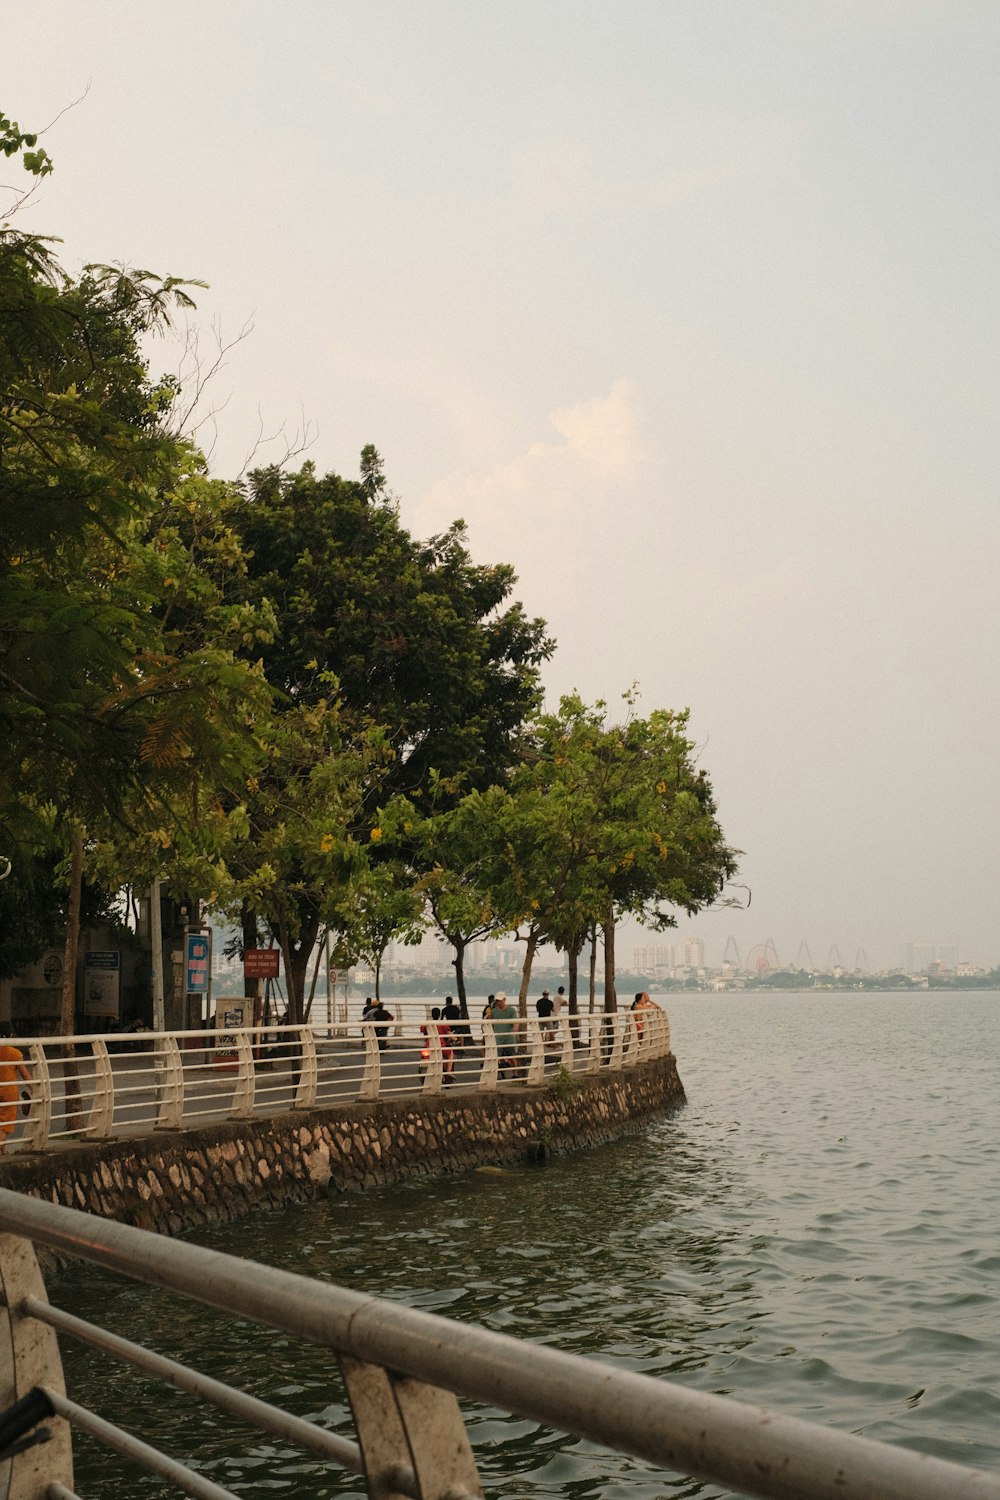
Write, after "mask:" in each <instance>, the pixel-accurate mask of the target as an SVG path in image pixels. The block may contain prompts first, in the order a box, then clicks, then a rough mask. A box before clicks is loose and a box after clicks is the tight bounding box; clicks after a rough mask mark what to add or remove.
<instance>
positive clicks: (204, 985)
mask: <svg viewBox="0 0 1000 1500" xmlns="http://www.w3.org/2000/svg"><path fill="white" fill-rule="evenodd" d="M210 951H211V950H210V947H209V941H208V938H207V937H206V936H204V935H203V934H202V933H200V932H192V933H189V934H188V940H187V988H188V990H189V992H190V991H195V992H197V991H198V990H207V989H208V977H209V974H208V970H209V962H208V961H209V953H210Z"/></svg>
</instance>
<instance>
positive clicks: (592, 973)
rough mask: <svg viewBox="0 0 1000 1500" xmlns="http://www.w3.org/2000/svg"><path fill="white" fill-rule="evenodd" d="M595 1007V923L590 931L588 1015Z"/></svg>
mask: <svg viewBox="0 0 1000 1500" xmlns="http://www.w3.org/2000/svg"><path fill="white" fill-rule="evenodd" d="M596 1005H597V923H596V922H595V923H594V925H593V927H592V928H591V929H590V1014H591V1015H593V1014H594V1010H595V1008H596Z"/></svg>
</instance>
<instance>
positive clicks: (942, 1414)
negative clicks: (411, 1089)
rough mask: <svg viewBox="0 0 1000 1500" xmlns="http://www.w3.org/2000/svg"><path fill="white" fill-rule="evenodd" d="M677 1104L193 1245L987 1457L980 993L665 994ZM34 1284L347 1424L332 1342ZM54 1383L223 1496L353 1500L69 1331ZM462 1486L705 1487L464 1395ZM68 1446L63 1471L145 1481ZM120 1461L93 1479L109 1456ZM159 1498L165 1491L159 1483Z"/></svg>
mask: <svg viewBox="0 0 1000 1500" xmlns="http://www.w3.org/2000/svg"><path fill="white" fill-rule="evenodd" d="M669 1009H670V1015H671V1021H672V1027H673V1037H674V1049H675V1051H676V1053H677V1057H678V1061H679V1067H680V1072H681V1076H682V1078H683V1080H684V1083H685V1086H686V1088H687V1091H688V1096H689V1101H690V1102H689V1104H688V1106H687V1108H686V1109H684V1110H682V1111H681V1112H680V1113H679V1114H678V1115H676V1116H675V1117H674V1118H672V1119H670V1120H666V1121H662V1122H660V1123H658V1124H655V1125H653V1126H651V1127H650V1128H649V1129H648V1130H646V1131H644V1132H643V1133H642V1134H640V1135H637V1136H630V1137H629V1138H628V1139H626V1140H624V1141H621V1142H618V1143H617V1144H615V1145H611V1146H608V1147H605V1148H602V1149H600V1150H597V1151H594V1152H591V1153H581V1154H578V1155H574V1156H570V1157H565V1158H562V1159H559V1160H557V1161H555V1162H554V1163H552V1164H551V1165H550V1166H549V1167H547V1168H545V1169H543V1170H538V1169H527V1168H525V1169H523V1170H509V1171H507V1170H505V1171H503V1172H502V1173H498V1172H495V1171H487V1172H470V1173H467V1174H465V1175H462V1176H457V1177H451V1178H444V1179H439V1180H437V1181H428V1180H426V1179H422V1180H420V1181H418V1182H415V1183H410V1184H405V1185H403V1186H396V1187H392V1188H386V1189H384V1190H380V1191H375V1192H370V1193H366V1194H364V1195H361V1196H354V1197H344V1198H340V1199H336V1200H333V1201H330V1202H323V1203H317V1204H311V1205H308V1206H304V1207H293V1208H290V1209H287V1210H285V1211H282V1212H279V1213H270V1214H259V1215H256V1216H254V1217H253V1218H251V1219H249V1220H243V1221H241V1222H239V1223H237V1224H232V1225H228V1226H226V1227H224V1228H220V1229H217V1230H215V1231H213V1232H205V1233H202V1234H199V1235H198V1236H197V1238H198V1240H199V1241H200V1242H201V1243H206V1244H211V1245H213V1246H215V1247H217V1248H219V1249H223V1250H227V1251H229V1252H231V1253H234V1254H237V1255H243V1256H250V1257H254V1258H257V1259H260V1260H265V1261H269V1262H271V1263H273V1264H277V1265H283V1266H286V1267H288V1268H290V1269H297V1270H301V1271H304V1272H307V1273H308V1274H310V1275H314V1276H318V1277H320V1278H322V1279H325V1280H330V1281H334V1282H338V1283H340V1284H343V1285H346V1286H351V1287H355V1288H359V1289H367V1290H371V1291H374V1292H378V1293H380V1294H383V1295H385V1296H388V1297H392V1298H396V1299H399V1300H400V1301H403V1302H407V1303H410V1304H412V1305H414V1306H417V1307H421V1308H426V1309H429V1310H432V1311H436V1312H440V1313H444V1314H447V1315H448V1316H450V1317H454V1318H459V1319H462V1320H468V1321H472V1322H476V1323H480V1324H483V1325H485V1326H486V1327H490V1328H495V1329H499V1330H502V1331H503V1332H506V1333H511V1334H515V1335H517V1336H520V1337H524V1338H529V1339H533V1340H536V1341H538V1342H542V1343H551V1344H553V1345H557V1346H559V1347H561V1348H564V1349H569V1350H573V1351H574V1352H579V1353H587V1354H592V1355H597V1356H599V1357H600V1358H602V1359H604V1360H607V1361H609V1362H610V1363H612V1364H619V1365H621V1366H622V1367H624V1368H628V1369H634V1370H643V1371H646V1372H647V1373H649V1374H652V1375H658V1376H663V1377H667V1378H669V1379H673V1380H678V1381H681V1382H683V1383H685V1384H688V1385H691V1386H694V1387H696V1388H698V1389H700V1390H706V1391H715V1392H720V1393H724V1394H727V1395H732V1396H735V1397H737V1398H739V1399H743V1400H747V1401H754V1402H760V1403H766V1404H769V1405H774V1406H777V1407H780V1408H781V1409H783V1410H785V1411H787V1412H789V1413H794V1414H796V1415H799V1416H803V1417H807V1418H812V1419H814V1420H818V1421H822V1422H826V1423H829V1424H831V1425H833V1426H837V1427H841V1428H845V1429H850V1430H852V1431H856V1432H865V1433H867V1434H869V1435H870V1436H872V1437H877V1438H882V1439H885V1440H887V1441H890V1442H896V1443H901V1444H903V1445H905V1446H907V1447H910V1448H914V1449H918V1450H921V1451H924V1452H928V1453H934V1454H937V1455H939V1456H942V1457H946V1458H951V1459H954V1460H957V1461H959V1462H964V1463H967V1464H970V1465H974V1466H977V1467H983V1468H997V1467H1000V1391H998V1384H997V1380H998V1377H997V1370H998V1368H1000V1358H998V1356H1000V1326H998V1312H1000V1295H998V1286H1000V1278H998V1273H1000V1247H998V1244H997V1238H996V1225H997V1216H998V1209H1000V1162H998V1155H1000V1147H998V1143H997V1139H996V1130H995V1121H996V1106H995V1072H996V1062H995V1059H996V1056H997V1053H998V1050H1000V1048H998V1043H1000V995H997V994H984V993H981V992H980V993H967V994H935V993H933V992H932V993H927V994H920V995H912V994H910V995H858V996H852V995H831V994H805V995H795V994H780V995H779V994H774V995H756V996H754V997H753V998H748V997H745V996H738V995H731V996H701V995H694V996H690V997H688V996H684V997H677V998H675V999H672V1000H671V1003H670V1006H669ZM53 1300H55V1301H57V1302H59V1303H61V1304H62V1305H64V1306H67V1307H69V1308H70V1309H71V1310H74V1311H79V1312H80V1313H81V1314H82V1315H84V1316H86V1315H87V1314H88V1312H93V1310H94V1308H95V1307H96V1308H97V1309H98V1311H99V1315H100V1317H101V1318H103V1319H104V1321H106V1322H107V1324H108V1325H109V1326H110V1327H112V1328H114V1329H116V1330H117V1331H121V1332H123V1333H125V1334H126V1335H127V1334H129V1333H132V1334H135V1333H136V1332H137V1331H138V1333H139V1335H140V1336H142V1337H144V1338H146V1339H147V1340H148V1341H149V1342H151V1343H152V1344H153V1345H154V1347H156V1348H158V1349H161V1350H162V1351H163V1352H165V1353H168V1354H172V1355H173V1356H174V1357H176V1358H182V1359H185V1360H186V1361H188V1362H190V1363H192V1364H195V1365H197V1366H199V1367H201V1368H204V1369H207V1370H208V1371H210V1373H213V1374H215V1375H219V1376H221V1377H222V1378H228V1379H231V1380H232V1381H233V1382H234V1383H237V1384H241V1385H242V1386H244V1388H246V1389H249V1390H251V1391H252V1392H253V1393H254V1394H256V1395H260V1396H265V1397H270V1398H272V1399H274V1400H276V1401H278V1402H279V1403H281V1404H284V1405H286V1406H288V1407H289V1408H290V1409H291V1410H294V1411H296V1412H299V1413H301V1414H302V1415H307V1416H311V1417H314V1418H319V1419H321V1420H322V1421H324V1422H327V1423H329V1424H331V1425H332V1426H334V1427H336V1428H337V1429H338V1430H340V1431H343V1432H349V1431H350V1424H349V1421H348V1420H347V1417H346V1414H345V1412H344V1409H343V1406H342V1404H341V1399H340V1391H339V1383H338V1379H337V1376H336V1370H335V1366H334V1363H333V1361H332V1359H329V1358H327V1357H326V1356H325V1355H324V1354H323V1353H322V1352H317V1351H315V1350H312V1349H305V1350H303V1349H302V1348H301V1347H299V1346H293V1345H292V1343H291V1341H289V1340H286V1339H284V1338H283V1337H279V1336H271V1335H270V1334H267V1333H266V1332H261V1331H259V1330H254V1329H248V1328H246V1327H242V1328H227V1327H226V1326H225V1324H224V1322H223V1321H222V1320H221V1319H219V1318H217V1317H216V1316H215V1315H214V1314H211V1313H207V1312H205V1311H202V1310H196V1309H192V1308H185V1307H183V1306H181V1305H178V1304H176V1303H174V1302H173V1301H168V1300H166V1299H164V1298H162V1297H161V1296H160V1295H159V1294H155V1293H153V1292H151V1291H147V1290H145V1289H142V1288H135V1287H131V1286H125V1285H121V1284H119V1283H117V1282H115V1281H113V1280H112V1278H109V1277H107V1276H106V1275H105V1274H104V1273H100V1272H97V1271H95V1270H92V1269H89V1268H81V1269H80V1270H73V1271H71V1272H67V1273H65V1274H64V1275H63V1276H61V1277H60V1278H59V1279H58V1281H57V1283H56V1284H55V1285H54V1287H53ZM66 1365H67V1378H68V1382H69V1386H70V1392H71V1394H73V1393H74V1392H77V1393H80V1394H81V1397H82V1398H85V1399H88V1400H91V1401H93V1402H94V1403H95V1404H96V1405H97V1406H98V1409H99V1410H101V1411H103V1412H104V1413H105V1414H107V1415H109V1416H112V1417H113V1418H115V1419H116V1420H119V1421H120V1422H122V1424H123V1425H125V1426H127V1427H129V1428H131V1429H132V1430H134V1431H144V1432H146V1433H153V1434H155V1440H156V1441H157V1442H158V1443H159V1444H161V1445H162V1446H163V1447H165V1448H166V1449H167V1450H168V1451H170V1452H172V1453H175V1454H177V1455H178V1456H180V1455H190V1456H194V1457H196V1460H197V1466H198V1467H200V1468H202V1469H203V1470H204V1471H205V1472H207V1473H209V1474H210V1475H211V1476H212V1477H213V1478H214V1479H216V1480H217V1481H218V1482H220V1483H222V1484H225V1485H228V1486H230V1487H231V1488H233V1489H234V1490H236V1491H237V1492H238V1493H241V1494H247V1495H252V1494H254V1493H256V1492H257V1491H259V1490H263V1489H268V1490H270V1489H277V1490H278V1491H279V1492H280V1493H282V1494H283V1495H286V1496H288V1497H289V1500H298V1497H299V1496H301V1497H303V1500H304V1497H306V1496H310V1497H313V1496H315V1497H321V1496H325V1495H335V1494H343V1493H354V1494H356V1493H359V1492H360V1483H359V1481H358V1480H357V1479H356V1478H355V1477H353V1476H347V1477H346V1478H341V1479H339V1480H338V1479H336V1478H330V1477H329V1476H328V1475H325V1474H323V1473H322V1472H321V1470H320V1468H319V1466H317V1464H316V1463H315V1462H314V1461H313V1460H311V1459H309V1458H308V1457H305V1456H302V1455H300V1454H297V1453H294V1454H293V1453H292V1451H291V1450H289V1449H287V1448H285V1447H283V1446H282V1445H280V1444H276V1443H272V1442H269V1441H264V1440H260V1439H256V1438H254V1437H251V1438H250V1439H249V1441H248V1440H247V1437H246V1434H245V1433H241V1432H240V1431H239V1429H237V1428H235V1427H234V1426H233V1425H232V1424H231V1423H230V1422H229V1419H227V1418H223V1417H221V1416H219V1415H217V1414H215V1413H210V1412H206V1411H204V1410H203V1409H199V1408H198V1406H197V1405H192V1403H191V1401H190V1400H189V1398H186V1397H182V1396H180V1395H177V1394H173V1393H170V1394H167V1395H164V1394H163V1393H162V1392H160V1391H157V1392H155V1393H147V1392H146V1391H145V1389H144V1385H143V1382H142V1381H141V1378H140V1377H139V1376H137V1375H133V1374H131V1373H127V1372H124V1373H122V1372H118V1371H115V1370H113V1369H112V1371H111V1373H110V1374H109V1373H108V1368H107V1367H106V1365H105V1364H104V1362H103V1361H102V1360H101V1359H100V1358H99V1357H98V1356H96V1355H91V1354H88V1353H86V1352H83V1351H79V1350H74V1349H72V1348H68V1349H67V1350H66ZM470 1434H471V1437H472V1440H473V1445H474V1447H475V1448H476V1452H477V1458H478V1460H479V1463H480V1470H481V1473H482V1475H483V1478H484V1482H485V1484H486V1486H487V1489H490V1488H492V1489H493V1490H496V1489H497V1488H498V1487H499V1485H500V1483H501V1482H502V1484H503V1488H504V1491H505V1492H507V1491H513V1492H514V1493H516V1494H518V1495H524V1496H529V1497H542V1496H554V1495H557V1494H558V1495H564V1494H566V1493H572V1494H573V1495H574V1496H576V1497H578V1500H589V1497H591V1496H593V1497H595V1500H596V1497H597V1496H609V1495H610V1496H615V1497H617V1500H626V1497H627V1500H652V1497H654V1496H666V1495H669V1496H694V1495H698V1496H702V1497H706V1500H707V1497H716V1496H720V1495H723V1494H727V1493H729V1492H728V1491H726V1490H723V1489H720V1488H718V1487H715V1486H712V1485H705V1484H699V1483H698V1482H696V1481H692V1480H681V1479H672V1478H671V1477H670V1476H664V1475H661V1474H656V1473H653V1472H652V1471H651V1470H649V1469H648V1468H647V1467H646V1466H645V1465H643V1464H641V1463H638V1462H635V1461H633V1460H630V1459H623V1458H620V1457H618V1456H615V1455H610V1454H606V1453H604V1452H603V1451H601V1450H599V1449H596V1448H594V1447H593V1446H592V1445H589V1444H586V1443H580V1442H576V1441H574V1440H572V1439H568V1438H560V1437H555V1436H552V1435H550V1434H547V1433H543V1432H541V1431H539V1429H538V1428H536V1427H535V1426H534V1424H532V1423H530V1422H524V1421H521V1420H520V1419H515V1418H511V1417H504V1416H502V1415H501V1414H499V1413H496V1412H484V1411H482V1410H481V1409H477V1410H475V1411H474V1412H472V1413H471V1414H470ZM123 1475H124V1470H122V1469H121V1467H120V1465H119V1462H118V1461H117V1460H115V1459H113V1458H110V1457H108V1456H106V1455H104V1454H103V1453H101V1451H100V1450H97V1449H93V1448H91V1446H90V1445H89V1444H87V1443H86V1442H85V1441H84V1440H78V1441H77V1480H78V1486H79V1488H80V1491H81V1493H84V1494H88V1493H89V1494H98V1493H100V1494H104V1495H110V1494H113V1495H114V1496H116V1497H119V1500H130V1497H132V1496H133V1495H135V1496H137V1497H138V1496H139V1495H140V1494H141V1495H142V1496H143V1497H148V1496H150V1495H153V1494H156V1493H157V1492H158V1490H157V1486H156V1484H155V1482H154V1481H151V1480H148V1479H141V1478H135V1479H132V1478H131V1476H128V1477H122V1476H123ZM115 1476H118V1477H115ZM163 1493H164V1494H165V1493H167V1491H166V1490H164V1491H163Z"/></svg>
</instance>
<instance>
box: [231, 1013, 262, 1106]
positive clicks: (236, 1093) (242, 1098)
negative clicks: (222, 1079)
mask: <svg viewBox="0 0 1000 1500" xmlns="http://www.w3.org/2000/svg"><path fill="white" fill-rule="evenodd" d="M231 1035H232V1036H233V1038H234V1040H235V1042H236V1058H237V1062H238V1064H239V1069H238V1072H237V1074H236V1087H235V1089H234V1090H233V1107H232V1109H231V1110H230V1112H229V1118H230V1119H231V1120H245V1119H247V1117H248V1116H249V1115H252V1114H253V1101H254V1084H255V1081H256V1080H255V1078H254V1071H253V1048H252V1047H251V1045H250V1038H249V1037H248V1036H247V1034H246V1032H245V1031H234V1032H232V1033H231Z"/></svg>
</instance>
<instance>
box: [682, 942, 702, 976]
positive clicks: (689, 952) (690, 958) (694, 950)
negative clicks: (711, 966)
mask: <svg viewBox="0 0 1000 1500" xmlns="http://www.w3.org/2000/svg"><path fill="white" fill-rule="evenodd" d="M684 962H685V963H686V964H687V966H688V968H689V969H703V968H704V967H705V944H704V943H703V942H702V940H701V938H688V939H687V940H686V942H685V944H684Z"/></svg>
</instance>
